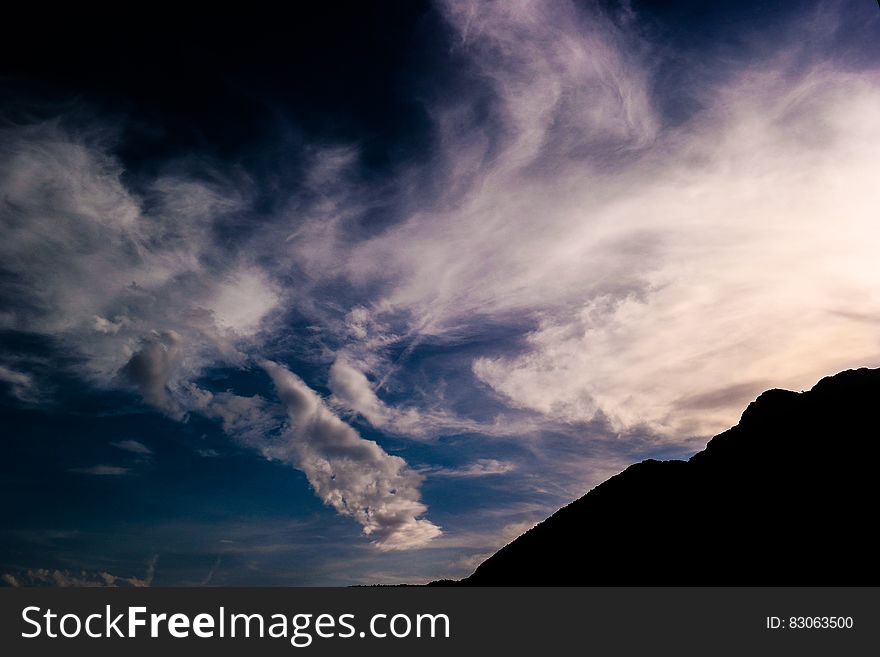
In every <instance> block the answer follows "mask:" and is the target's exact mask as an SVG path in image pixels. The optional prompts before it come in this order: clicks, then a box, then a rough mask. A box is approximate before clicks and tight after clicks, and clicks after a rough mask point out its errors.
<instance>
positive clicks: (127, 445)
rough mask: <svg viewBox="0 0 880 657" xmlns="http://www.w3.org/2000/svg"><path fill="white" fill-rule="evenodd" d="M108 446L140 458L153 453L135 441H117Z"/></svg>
mask: <svg viewBox="0 0 880 657" xmlns="http://www.w3.org/2000/svg"><path fill="white" fill-rule="evenodd" d="M110 444H111V445H112V446H113V447H116V448H118V449H121V450H123V451H126V452H131V453H132V454H140V455H141V456H150V455H151V454H152V453H153V450H151V449H150V448H149V447H147V446H146V445H144V444H143V443H142V442H139V441H137V440H130V439H129V440H119V441H116V442H112V443H110Z"/></svg>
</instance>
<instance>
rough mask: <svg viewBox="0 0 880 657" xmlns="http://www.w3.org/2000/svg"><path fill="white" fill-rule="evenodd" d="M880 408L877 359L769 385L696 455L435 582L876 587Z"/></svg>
mask: <svg viewBox="0 0 880 657" xmlns="http://www.w3.org/2000/svg"><path fill="white" fill-rule="evenodd" d="M878 411H880V370H877V369H859V370H849V371H846V372H841V373H840V374H837V375H835V376H831V377H827V378H824V379H822V380H821V381H820V382H819V383H818V384H816V386H815V387H814V388H813V389H812V390H810V391H808V392H802V393H796V392H790V391H787V390H769V391H767V392H765V393H763V394H762V395H761V396H760V397H758V399H757V400H755V401H754V402H752V403H751V404H749V406H748V408H747V409H746V410H745V412H744V413H743V415H742V418H741V419H740V421H739V424H737V425H736V426H735V427H733V428H732V429H729V430H727V431H725V432H724V433H722V434H719V435H718V436H715V437H714V438H713V439H712V440H711V441H710V442H709V444H708V445H707V446H706V449H704V450H703V451H701V452H699V453H697V454H695V455H694V456H693V457H691V458H690V459H689V460H688V461H655V460H648V461H643V462H641V463H637V464H635V465H633V466H630V467H629V468H627V469H626V470H624V471H623V472H621V473H620V474H618V475H616V476H614V477H611V478H610V479H608V480H607V481H605V482H604V483H602V484H600V485H599V486H597V487H596V488H594V489H593V490H591V491H590V492H589V493H587V494H586V495H584V496H583V497H581V498H580V499H578V500H576V501H575V502H572V503H571V504H569V505H568V506H566V507H564V508H562V509H560V510H559V511H557V512H556V513H554V514H553V515H552V516H551V517H550V518H548V519H547V520H545V521H543V522H542V523H540V524H539V525H537V526H536V527H534V528H533V529H531V530H529V531H528V532H526V533H525V534H523V535H522V536H520V537H519V538H517V539H516V540H514V541H513V542H512V543H510V544H508V545H507V546H506V547H504V548H502V549H501V550H499V551H498V552H497V553H496V554H495V555H493V556H492V557H490V558H489V559H487V560H486V561H485V562H483V563H482V564H481V565H480V566H479V567H478V568H477V570H476V571H475V572H474V573H473V574H472V575H471V576H470V577H467V578H465V579H464V580H462V581H461V582H448V581H447V582H435V585H442V584H458V585H472V586H507V585H517V586H537V585H548V586H549V585H557V586H576V585H867V584H877V583H878V582H880V577H878V539H877V538H876V536H877V532H876V530H877V519H878V510H880V509H878V504H877V503H878V501H880V493H878V486H880V478H878V474H880V472H878V439H880V412H878Z"/></svg>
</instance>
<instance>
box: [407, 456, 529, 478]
mask: <svg viewBox="0 0 880 657" xmlns="http://www.w3.org/2000/svg"><path fill="white" fill-rule="evenodd" d="M514 470H516V465H514V464H513V463H508V462H505V461H499V460H497V459H478V460H476V461H474V462H473V463H469V464H467V465H465V466H461V467H458V468H425V469H423V470H421V471H420V472H421V473H422V474H424V475H426V476H429V477H454V478H459V477H488V476H491V475H500V474H507V473H508V472H513V471H514Z"/></svg>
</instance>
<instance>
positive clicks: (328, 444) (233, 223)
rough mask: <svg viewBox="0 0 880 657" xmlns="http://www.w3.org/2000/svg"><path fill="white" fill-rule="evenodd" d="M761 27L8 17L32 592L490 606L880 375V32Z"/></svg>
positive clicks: (740, 12)
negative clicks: (697, 476) (832, 380)
mask: <svg viewBox="0 0 880 657" xmlns="http://www.w3.org/2000/svg"><path fill="white" fill-rule="evenodd" d="M324 4H326V5H327V6H323V5H324ZM770 4H773V3H764V2H741V1H738V2H726V1H721V2H713V3H704V2H696V1H683V2H677V3H653V2H639V1H636V0H633V1H631V2H628V1H619V2H612V1H610V0H609V1H604V2H562V1H555V0H546V1H537V0H536V1H525V0H511V1H509V2H476V1H469V0H460V1H455V2H453V1H437V2H430V3H421V2H383V3H355V2H350V3H349V2H341V3H322V7H320V8H315V7H312V8H311V9H309V10H308V11H307V10H305V9H304V8H297V9H295V10H291V12H292V13H285V14H278V13H275V12H277V11H278V10H277V8H270V7H260V6H259V5H258V4H255V5H249V6H248V9H247V11H246V12H244V13H235V14H231V13H229V14H227V13H223V11H222V10H220V9H216V8H215V9H214V10H213V12H207V11H206V12H200V11H195V10H193V11H191V12H188V11H186V10H184V11H181V10H180V9H179V7H178V8H175V9H174V11H173V12H172V11H167V10H166V9H165V8H163V7H162V6H159V5H155V6H154V5H150V6H149V7H146V6H145V7H143V8H142V9H140V10H134V12H133V14H132V16H123V15H121V14H120V15H109V14H105V13H102V12H101V11H100V10H97V9H95V10H92V9H83V8H81V7H75V8H73V7H69V8H66V9H61V10H58V11H57V12H55V13H47V12H45V11H43V10H40V11H37V10H29V9H16V10H14V13H15V15H14V16H13V18H14V23H15V24H16V25H17V28H16V29H15V30H14V32H15V34H14V35H12V36H11V38H9V39H4V42H3V43H2V44H0V50H2V54H0V62H2V65H0V225H2V239H0V426H2V442H0V449H2V450H3V454H2V458H0V495H2V501H3V504H2V508H3V510H4V511H3V522H2V524H0V535H2V540H0V577H2V582H3V583H4V584H5V585H11V586H19V585H55V586H67V585H95V586H100V585H115V586H149V585H164V586H175V585H350V584H375V583H419V582H425V581H429V580H433V579H438V578H446V577H452V578H458V577H463V576H466V575H468V574H469V573H470V572H472V571H473V569H474V568H475V567H476V566H477V565H478V564H479V563H480V562H481V561H482V560H483V559H485V558H486V557H487V556H488V555H490V554H492V553H493V552H494V551H495V550H496V549H498V548H499V547H500V546H502V545H504V544H505V543H507V542H509V541H510V540H512V539H513V538H515V537H516V536H517V535H519V534H521V533H522V532H523V531H525V530H526V529H528V528H529V527H531V526H533V525H534V524H535V523H536V522H539V521H540V520H541V519H543V518H545V517H547V516H548V515H549V514H551V513H552V512H553V511H554V510H555V509H557V508H559V507H560V506H562V505H564V504H566V503H568V502H569V501H571V500H573V499H575V498H577V497H579V496H580V495H582V494H584V493H585V492H587V491H588V490H590V489H591V488H592V487H593V486H595V485H596V484H598V483H600V482H601V481H603V480H604V479H606V478H608V477H609V476H611V475H613V474H615V473H617V472H619V471H620V470H621V469H623V468H624V467H626V466H627V465H629V464H631V463H634V462H636V461H639V460H642V459H645V458H686V457H687V456H689V455H690V454H693V453H694V452H696V451H698V450H700V449H702V447H703V446H704V445H705V444H706V442H707V440H708V439H709V438H710V437H711V436H712V435H714V434H717V433H719V432H721V431H723V430H724V429H726V428H728V427H730V426H732V425H733V424H735V423H736V422H737V420H738V418H739V415H740V414H741V413H742V411H743V409H744V408H745V406H746V405H747V404H748V403H749V402H750V401H751V400H752V399H754V398H755V397H756V396H757V395H758V394H759V393H760V392H761V391H763V390H765V389H768V388H773V387H783V388H788V389H793V390H803V389H808V388H810V387H811V386H812V385H813V384H814V383H815V382H816V381H818V380H819V379H820V378H821V377H823V376H825V375H828V374H832V373H835V372H837V371H840V370H843V369H847V368H851V367H860V366H874V367H876V366H878V365H880V332H878V329H880V267H877V266H876V262H877V255H876V254H877V253H878V252H880V221H878V220H880V216H878V208H880V185H878V184H877V183H878V180H880V160H878V158H877V153H878V152H880V39H878V38H877V36H878V30H880V10H878V6H877V4H876V3H875V2H873V0H849V1H841V2H837V1H822V2H806V1H801V0H795V1H792V2H786V3H777V6H768V5H770ZM828 449H834V445H833V439H832V438H831V437H829V445H828ZM594 540H597V541H601V540H602V537H601V536H596V537H594ZM695 549H696V548H695ZM646 550H650V546H646ZM647 556H649V555H647ZM596 567H597V568H601V567H602V565H601V564H597V565H596Z"/></svg>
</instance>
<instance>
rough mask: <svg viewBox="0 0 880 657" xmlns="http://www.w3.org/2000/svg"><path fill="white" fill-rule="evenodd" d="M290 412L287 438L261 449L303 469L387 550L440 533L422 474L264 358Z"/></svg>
mask: <svg viewBox="0 0 880 657" xmlns="http://www.w3.org/2000/svg"><path fill="white" fill-rule="evenodd" d="M262 365H263V368H264V369H265V370H266V372H267V373H268V374H269V376H270V377H271V378H272V381H273V382H274V384H275V388H276V390H277V392H278V396H279V397H280V399H281V401H282V403H283V404H284V406H285V407H286V409H287V412H288V414H289V417H290V428H289V430H288V432H287V434H286V436H285V438H286V439H285V440H283V441H277V442H275V443H273V444H267V445H266V446H265V447H264V448H263V453H264V454H266V455H267V456H270V457H272V458H275V459H279V460H282V461H286V462H289V463H292V464H294V466H295V467H297V468H298V469H300V470H302V471H303V472H305V474H306V476H307V477H308V479H309V483H310V484H311V485H312V487H313V488H314V489H315V492H316V493H317V495H318V497H320V498H321V499H322V500H323V501H324V502H325V503H326V504H328V505H330V506H332V507H333V508H334V509H336V511H338V512H339V513H341V514H342V515H347V516H351V517H353V518H354V519H355V520H357V521H358V522H359V523H360V524H361V526H362V527H363V531H364V534H366V535H368V536H374V537H375V540H374V544H375V545H376V546H377V547H378V548H380V549H383V550H395V549H409V548H415V547H420V546H422V545H424V544H425V543H427V542H428V541H430V540H431V539H432V538H434V537H436V536H438V535H440V533H441V532H440V528H439V527H437V526H436V525H435V524H433V523H432V522H430V521H429V520H426V519H424V518H421V517H420V516H422V515H423V514H424V513H425V512H426V511H427V507H426V506H425V505H424V504H423V503H422V502H421V500H420V492H419V485H420V483H421V479H422V478H421V476H420V475H419V474H418V473H416V472H414V471H413V470H411V469H410V468H409V467H408V466H407V464H406V462H405V461H404V460H403V459H402V458H400V457H398V456H391V455H389V454H387V453H386V452H384V451H383V450H382V448H381V447H379V445H378V444H376V443H375V442H373V441H371V440H365V439H363V438H361V437H360V436H359V435H358V433H357V432H356V431H355V430H354V429H352V428H351V427H350V426H349V425H347V424H345V423H344V422H343V421H342V420H340V419H339V418H338V417H337V416H336V415H334V414H333V413H332V412H331V411H330V409H329V408H327V406H326V405H325V404H324V402H323V401H322V400H321V398H320V397H319V396H318V395H317V394H315V392H314V391H312V390H311V389H310V388H309V387H308V386H307V385H306V384H305V383H304V382H303V381H302V379H300V378H299V377H297V376H296V375H295V374H293V373H291V372H290V371H289V370H287V369H286V368H284V367H283V366H281V365H279V364H277V363H273V362H270V361H264V362H263V363H262Z"/></svg>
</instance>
